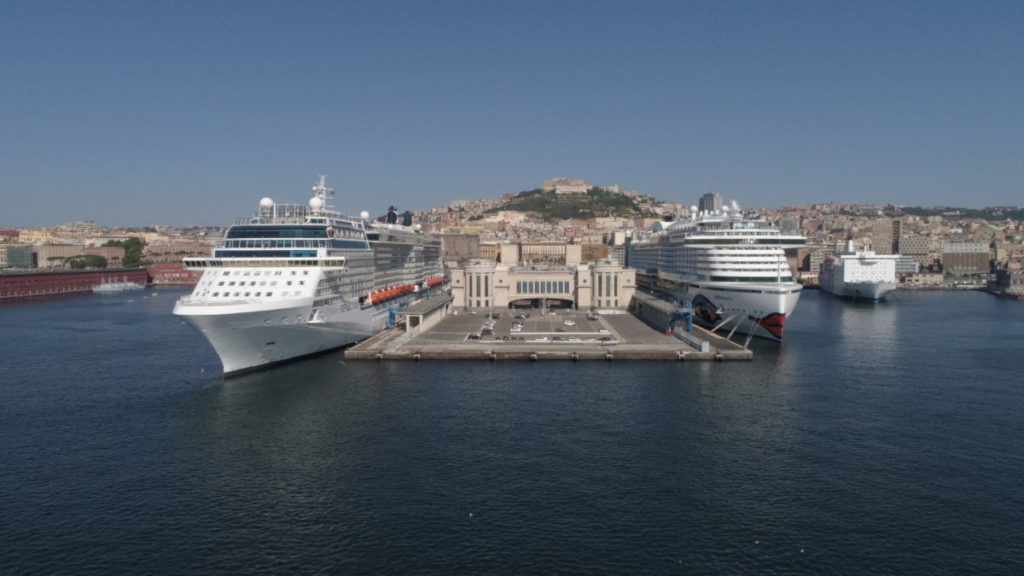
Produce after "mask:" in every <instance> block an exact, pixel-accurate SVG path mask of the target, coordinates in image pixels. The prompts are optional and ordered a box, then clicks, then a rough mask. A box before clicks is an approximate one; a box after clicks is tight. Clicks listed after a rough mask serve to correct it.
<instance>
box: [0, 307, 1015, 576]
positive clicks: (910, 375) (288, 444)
mask: <svg viewBox="0 0 1024 576" xmlns="http://www.w3.org/2000/svg"><path fill="white" fill-rule="evenodd" d="M144 296H147V297H144ZM177 296H178V293H175V292H163V291H161V293H160V294H159V296H155V295H152V293H151V292H147V293H146V294H141V293H135V294H131V295H118V296H94V295H89V296H80V297H72V298H66V299H60V300H49V301H34V302H31V303H18V304H6V305H3V306H0V362H2V364H0V367H2V371H0V572H3V573H8V574H40V573H45V574H53V573H72V574H109V573H126V572H130V573H166V574H180V573H204V574H218V573H224V574H236V573H330V574H368V573H378V574H459V573H461V574H523V573H535V574H536V573H540V574H549V573H560V574H598V573H616V574H619V573H624V574H687V573H713V574H968V573H974V574H1021V573H1024V378H1022V375H1024V304H1020V303H1015V302H1006V301H1002V300H998V299H996V298H994V297H992V296H989V295H986V294H981V293H949V292H920V293H908V292H897V293H895V294H894V295H893V296H892V297H891V301H890V302H888V303H884V304H881V305H877V306H872V305H857V304H851V303H847V302H841V301H838V300H834V299H832V298H830V297H828V296H825V295H822V294H819V293H817V292H806V293H805V294H804V296H803V298H802V300H801V302H800V305H799V307H798V309H797V312H796V315H795V316H794V317H793V318H792V320H791V323H790V324H789V325H788V326H787V342H786V343H785V345H783V346H782V347H778V346H776V345H773V344H769V343H756V354H757V359H756V360H755V361H753V362H749V363H746V362H735V363H717V364H716V363H696V362H692V363H685V364H682V363H626V362H617V363H603V362H591V363H579V364H571V363H504V364H503V363H497V364H489V363H468V362H465V363H440V362H423V363H376V362H365V363H357V362H347V363H346V362H345V361H344V360H343V358H342V356H341V354H340V353H334V354H330V355H327V356H323V357H320V358H316V359H313V360H310V361H306V362H301V363H296V364H292V365H287V366H284V367H281V368H279V369H275V370H271V371H267V372H262V373H257V374H253V375H249V376H245V377H242V378H238V379H232V380H228V381H224V380H222V379H221V377H220V368H219V363H218V361H217V359H216V357H215V355H214V354H213V352H212V351H211V350H210V349H209V348H208V346H207V345H206V344H205V342H204V341H203V340H202V339H201V338H200V337H199V336H198V335H197V334H195V333H194V332H192V331H191V329H189V328H188V327H187V326H185V325H184V324H183V323H182V322H180V321H179V320H177V319H176V318H174V317H173V316H171V315H170V310H171V308H172V307H173V301H174V299H175V298H176V297H177Z"/></svg>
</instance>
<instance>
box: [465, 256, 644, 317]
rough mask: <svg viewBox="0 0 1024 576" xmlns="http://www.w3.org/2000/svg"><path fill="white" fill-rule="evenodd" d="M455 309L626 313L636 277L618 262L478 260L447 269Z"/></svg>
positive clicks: (633, 272) (630, 270)
mask: <svg viewBox="0 0 1024 576" xmlns="http://www.w3.org/2000/svg"><path fill="white" fill-rule="evenodd" d="M449 277H450V280H451V283H450V285H451V290H452V305H453V306H454V307H455V308H462V309H467V310H494V309H504V308H511V307H531V306H533V307H538V308H546V307H548V306H560V307H572V308H575V309H607V310H624V309H626V308H628V307H629V305H630V302H631V301H632V299H633V295H634V292H635V290H636V273H635V271H634V270H632V269H628V268H623V267H622V266H621V265H619V264H618V263H616V262H611V261H602V262H598V263H595V264H580V265H576V266H569V265H533V266H509V265H506V264H499V263H497V262H494V261H492V260H475V261H471V262H467V263H466V264H465V265H464V266H459V267H456V268H451V269H449Z"/></svg>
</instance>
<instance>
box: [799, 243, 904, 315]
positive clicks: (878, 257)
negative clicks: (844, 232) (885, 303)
mask: <svg viewBox="0 0 1024 576" xmlns="http://www.w3.org/2000/svg"><path fill="white" fill-rule="evenodd" d="M898 259H899V255H898V254H875V253H874V252H872V251H871V250H864V251H861V252H857V251H855V250H854V249H853V241H852V240H847V241H846V249H845V250H843V251H842V252H840V253H839V254H836V255H835V256H830V257H828V258H826V259H825V261H824V262H822V263H821V273H820V274H819V275H818V284H819V286H820V287H821V289H822V290H823V291H825V292H828V293H829V294H832V295H834V296H838V297H840V298H847V299H850V300H864V301H867V302H880V301H882V300H884V299H885V297H886V296H888V295H889V293H890V292H892V291H893V290H895V289H896V286H897V283H896V260H898Z"/></svg>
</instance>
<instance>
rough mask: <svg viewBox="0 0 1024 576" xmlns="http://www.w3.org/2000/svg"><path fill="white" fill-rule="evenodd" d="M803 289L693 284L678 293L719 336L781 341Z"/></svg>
mask: <svg viewBox="0 0 1024 576" xmlns="http://www.w3.org/2000/svg"><path fill="white" fill-rule="evenodd" d="M802 290H803V287H802V286H800V285H799V284H792V283H786V284H743V285H737V284H727V283H723V284H713V283H709V284H701V285H697V284H691V285H689V286H687V287H686V288H685V289H683V290H679V291H676V292H675V295H676V297H677V298H679V299H681V300H687V301H690V302H691V304H692V306H693V318H694V320H695V321H696V322H697V323H698V324H700V325H701V326H703V327H705V328H709V329H713V330H715V331H716V332H719V333H725V334H726V335H728V334H741V335H748V334H749V335H753V336H757V337H761V338H767V339H769V340H774V341H776V342H781V341H782V339H783V335H784V331H785V330H784V329H785V324H786V320H787V319H788V318H789V317H790V315H792V313H793V310H794V309H795V308H796V305H797V302H798V301H799V299H800V293H801V291H802Z"/></svg>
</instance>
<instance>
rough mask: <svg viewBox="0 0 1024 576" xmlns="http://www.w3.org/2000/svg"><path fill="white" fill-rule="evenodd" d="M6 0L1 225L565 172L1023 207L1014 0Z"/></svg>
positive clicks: (645, 188) (467, 195)
mask: <svg viewBox="0 0 1024 576" xmlns="http://www.w3.org/2000/svg"><path fill="white" fill-rule="evenodd" d="M4 13H5V17H4V18H3V19H0V33H2V34H3V35H4V38H5V51H4V54H3V55H0V62H2V63H3V64H2V66H3V69H4V70H5V76H6V77H8V78H12V79H15V81H13V82H5V83H4V85H3V87H2V88H0V97H2V98H0V101H2V102H3V118H4V130H2V132H0V133H2V135H0V194H2V196H3V198H4V200H5V201H4V205H5V208H4V210H3V211H0V228H5V227H38V226H48V225H56V224H59V223H62V222H69V221H74V220H93V221H97V222H100V223H102V224H104V225H107V226H143V225H155V224H167V225H175V226H180V225H188V224H208V225H214V226H218V225H227V224H230V222H231V221H232V220H233V219H234V218H235V217H237V216H242V215H245V214H248V213H250V212H251V211H252V210H254V209H255V207H256V204H257V202H258V201H259V198H260V197H263V196H270V197H272V198H274V199H275V200H276V201H279V202H286V201H290V202H304V201H305V199H306V198H308V195H309V189H310V186H311V185H312V184H313V182H314V178H315V176H316V174H319V173H325V174H330V175H331V178H330V179H329V180H328V183H329V185H331V186H332V187H333V188H336V189H337V190H338V197H337V199H336V201H335V205H336V206H337V207H338V208H339V209H341V210H343V211H345V212H349V213H358V212H359V211H361V210H367V211H369V212H370V213H371V214H379V213H383V211H384V209H385V208H386V207H387V206H388V205H389V204H394V205H396V206H398V207H399V208H400V209H409V210H425V209H428V208H431V207H435V206H441V205H444V204H447V203H449V202H451V201H454V200H459V199H464V200H472V199H477V198H497V197H498V196H500V195H501V194H505V193H515V192H519V191H521V190H525V189H530V188H534V187H537V186H539V184H540V181H541V180H543V179H547V178H553V177H556V176H566V177H570V178H584V179H587V180H588V181H591V182H594V183H595V184H597V185H611V184H621V185H622V186H624V187H626V188H629V189H634V190H637V191H639V192H641V193H643V194H648V195H650V196H653V197H655V198H658V199H660V200H665V201H674V202H682V203H685V204H694V203H696V201H697V199H698V198H699V197H700V196H701V195H703V194H705V193H707V192H716V193H718V194H720V195H721V196H722V197H723V198H725V199H736V200H738V201H739V202H740V203H741V204H742V205H743V206H749V207H765V208H771V207H778V206H784V205H792V204H805V203H813V202H864V203H870V204H880V205H883V204H888V203H893V204H901V205H912V206H934V205H948V206H963V207H970V208H981V207H984V206H1000V205H1019V204H1020V203H1021V200H1020V199H1021V198H1024V194H1022V193H1024V166H1022V165H1021V163H1020V161H1019V159H1020V157H1021V151H1022V150H1024V145H1022V144H1024V117H1022V113H1021V109H1020V104H1019V103H1020V102H1021V101H1022V98H1021V97H1022V96H1024V74H1022V73H1021V72H1020V68H1019V65H1018V63H1019V61H1020V60H1021V57H1022V56H1024V39H1022V38H1021V37H1020V35H1019V34H1018V33H1017V32H1018V31H1019V30H1020V29H1021V28H1022V24H1024V6H1022V5H1020V4H1018V3H1012V2H991V3H985V4H983V5H971V4H964V3H954V2H929V3H912V2H908V3H900V4H898V5H890V4H885V3H859V4H856V5H849V4H842V3H816V4H796V3H773V4H765V5H759V4H754V3H733V4H725V5H720V4H715V5H710V4H691V3H685V4H678V5H677V4H667V5H666V4H660V3H646V2H644V3H639V4H631V5H629V6H628V7H626V6H623V5H617V4H615V3H603V2H595V3H564V4H559V5H555V6H551V5H548V4H545V3H516V4H515V5H514V6H513V5H486V4H482V3H451V2H445V3H440V4H438V5H432V4H416V3H405V2H396V3H387V4H369V3H368V4H358V5H347V6H339V5H334V4H333V3H326V2H325V3H318V2H311V3H304V4H301V5H297V6H288V5H283V4H272V3H252V4H250V3H218V4H214V5H206V4H202V3H190V2H183V3H174V4H171V5H158V4H145V5H141V4H131V3H119V2H114V3H104V4H84V3H83V4H70V3H65V2H42V3H31V4H28V3H26V4H21V5H9V6H5V8H4Z"/></svg>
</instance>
